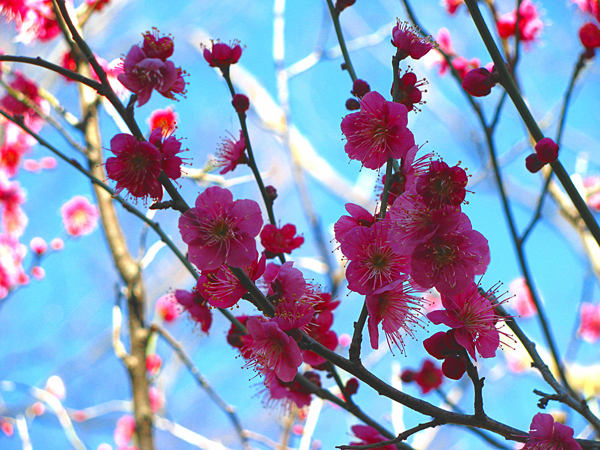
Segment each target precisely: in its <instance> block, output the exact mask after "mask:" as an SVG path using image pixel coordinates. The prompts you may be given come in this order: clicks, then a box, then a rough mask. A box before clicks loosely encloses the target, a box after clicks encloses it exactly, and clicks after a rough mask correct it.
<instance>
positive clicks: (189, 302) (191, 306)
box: [175, 289, 212, 333]
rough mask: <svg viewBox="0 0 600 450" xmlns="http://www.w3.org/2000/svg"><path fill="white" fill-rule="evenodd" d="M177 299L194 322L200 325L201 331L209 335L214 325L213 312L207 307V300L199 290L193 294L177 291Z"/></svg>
mask: <svg viewBox="0 0 600 450" xmlns="http://www.w3.org/2000/svg"><path fill="white" fill-rule="evenodd" d="M175 299H176V300H177V302H178V303H179V304H180V305H181V306H183V307H184V308H185V310H186V311H187V312H188V313H189V314H190V316H192V320H194V321H195V322H198V323H199V324H200V329H201V330H202V331H203V332H204V333H208V330H209V329H210V326H211V324H212V312H211V311H210V309H209V308H208V306H206V300H205V299H204V298H203V297H202V295H200V293H199V292H198V291H197V290H193V291H192V292H188V291H184V290H181V289H177V290H176V291H175Z"/></svg>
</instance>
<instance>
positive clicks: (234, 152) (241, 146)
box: [215, 130, 248, 175]
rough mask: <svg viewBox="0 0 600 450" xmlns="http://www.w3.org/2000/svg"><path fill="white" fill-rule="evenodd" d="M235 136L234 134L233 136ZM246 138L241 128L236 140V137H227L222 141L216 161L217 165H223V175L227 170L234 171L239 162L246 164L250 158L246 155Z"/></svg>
mask: <svg viewBox="0 0 600 450" xmlns="http://www.w3.org/2000/svg"><path fill="white" fill-rule="evenodd" d="M231 137H232V138H233V136H231ZM245 150H246V139H245V138H244V134H243V133H242V131H241V130H240V138H239V139H238V140H237V141H236V140H234V139H229V138H225V139H223V142H222V143H221V146H220V147H219V149H218V150H217V158H216V161H215V166H216V167H223V169H221V171H220V172H219V173H220V174H221V175H224V174H226V173H227V172H232V171H233V170H234V169H235V168H236V167H237V165H238V164H246V163H247V162H248V158H247V157H246V152H245Z"/></svg>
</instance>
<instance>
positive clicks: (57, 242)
mask: <svg viewBox="0 0 600 450" xmlns="http://www.w3.org/2000/svg"><path fill="white" fill-rule="evenodd" d="M50 247H52V250H55V251H58V250H62V249H63V248H64V247H65V243H64V241H63V240H62V239H61V238H54V239H52V241H50Z"/></svg>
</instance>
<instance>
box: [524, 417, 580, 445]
mask: <svg viewBox="0 0 600 450" xmlns="http://www.w3.org/2000/svg"><path fill="white" fill-rule="evenodd" d="M529 436H530V439H529V440H528V441H527V442H526V443H525V447H523V450H526V449H528V450H538V449H543V450H581V445H579V443H578V442H577V441H576V440H575V439H574V438H573V428H571V427H568V426H566V425H563V424H562V423H560V422H555V421H554V417H552V416H551V415H550V414H544V413H537V414H536V415H535V416H533V420H532V421H531V426H530V427H529Z"/></svg>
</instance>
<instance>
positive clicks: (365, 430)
mask: <svg viewBox="0 0 600 450" xmlns="http://www.w3.org/2000/svg"><path fill="white" fill-rule="evenodd" d="M352 432H353V433H354V436H356V437H357V438H358V439H360V442H351V443H350V445H368V444H378V443H379V442H383V441H387V440H388V439H387V438H386V437H384V436H382V435H381V434H379V431H377V430H376V429H375V428H373V427H369V426H367V425H354V426H353V427H352ZM377 448H378V449H380V450H396V446H395V445H386V446H383V447H377Z"/></svg>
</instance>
